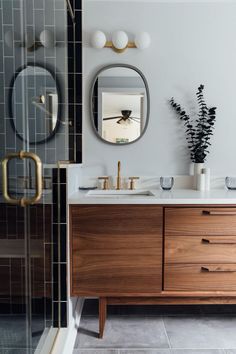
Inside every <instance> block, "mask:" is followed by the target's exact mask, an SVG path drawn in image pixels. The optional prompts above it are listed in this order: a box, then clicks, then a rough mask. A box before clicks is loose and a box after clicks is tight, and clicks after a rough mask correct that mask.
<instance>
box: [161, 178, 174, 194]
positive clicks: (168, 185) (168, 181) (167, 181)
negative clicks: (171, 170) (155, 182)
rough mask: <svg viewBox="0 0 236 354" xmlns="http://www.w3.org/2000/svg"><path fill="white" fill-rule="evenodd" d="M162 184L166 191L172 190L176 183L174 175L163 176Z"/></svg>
mask: <svg viewBox="0 0 236 354" xmlns="http://www.w3.org/2000/svg"><path fill="white" fill-rule="evenodd" d="M160 185H161V188H162V189H163V190H164V191H170V190H171V189H172V187H173V185H174V177H161V178H160Z"/></svg>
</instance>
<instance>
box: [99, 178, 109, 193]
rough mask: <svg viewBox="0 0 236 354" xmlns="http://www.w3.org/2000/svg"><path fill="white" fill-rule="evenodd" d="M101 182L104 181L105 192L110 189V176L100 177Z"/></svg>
mask: <svg viewBox="0 0 236 354" xmlns="http://www.w3.org/2000/svg"><path fill="white" fill-rule="evenodd" d="M98 179H99V180H101V181H103V187H102V189H103V190H107V189H108V188H109V177H108V176H102V177H98Z"/></svg>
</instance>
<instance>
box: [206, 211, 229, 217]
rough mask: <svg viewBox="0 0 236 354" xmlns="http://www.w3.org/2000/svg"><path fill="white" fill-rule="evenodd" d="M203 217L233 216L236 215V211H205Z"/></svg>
mask: <svg viewBox="0 0 236 354" xmlns="http://www.w3.org/2000/svg"><path fill="white" fill-rule="evenodd" d="M202 214H203V215H210V216H232V215H236V211H209V210H203V211H202Z"/></svg>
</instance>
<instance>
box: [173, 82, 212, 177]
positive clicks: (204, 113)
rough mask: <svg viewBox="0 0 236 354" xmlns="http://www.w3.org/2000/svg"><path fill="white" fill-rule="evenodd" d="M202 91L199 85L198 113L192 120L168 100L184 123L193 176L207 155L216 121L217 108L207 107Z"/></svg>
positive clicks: (200, 167) (202, 86)
mask: <svg viewBox="0 0 236 354" xmlns="http://www.w3.org/2000/svg"><path fill="white" fill-rule="evenodd" d="M203 90H204V85H200V86H199V87H198V90H197V93H196V95H197V102H198V106H199V112H198V114H197V116H196V117H194V118H191V117H190V116H189V115H188V114H187V113H186V111H185V110H184V109H183V108H182V107H181V105H180V104H178V103H176V102H175V99H174V98H173V97H172V98H171V100H170V104H171V106H172V108H173V109H174V111H175V112H176V113H177V116H178V117H179V119H180V120H181V121H182V122H183V123H184V127H185V132H186V140H187V144H188V148H189V151H190V158H191V161H192V162H193V163H194V175H195V176H196V174H198V173H200V171H201V169H202V168H203V165H204V163H205V161H206V158H207V155H208V154H209V146H210V145H211V143H210V140H211V136H212V135H213V130H214V125H215V121H216V109H217V108H216V107H211V108H208V107H207V105H206V102H205V99H204V95H203Z"/></svg>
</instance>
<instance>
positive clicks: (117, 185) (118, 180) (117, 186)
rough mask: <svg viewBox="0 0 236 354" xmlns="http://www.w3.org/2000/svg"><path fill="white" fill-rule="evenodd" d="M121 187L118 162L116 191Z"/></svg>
mask: <svg viewBox="0 0 236 354" xmlns="http://www.w3.org/2000/svg"><path fill="white" fill-rule="evenodd" d="M120 186H121V178H120V161H118V173H117V179H116V189H117V190H118V191H119V190H120Z"/></svg>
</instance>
